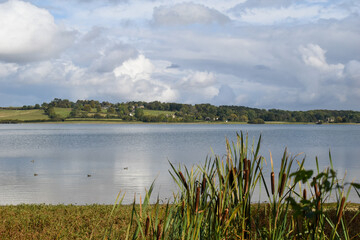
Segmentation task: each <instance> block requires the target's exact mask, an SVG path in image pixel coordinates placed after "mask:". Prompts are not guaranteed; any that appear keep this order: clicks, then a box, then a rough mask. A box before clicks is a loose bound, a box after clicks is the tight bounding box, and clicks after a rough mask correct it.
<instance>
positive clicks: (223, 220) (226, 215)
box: [221, 208, 229, 224]
mask: <svg viewBox="0 0 360 240" xmlns="http://www.w3.org/2000/svg"><path fill="white" fill-rule="evenodd" d="M228 215H229V209H228V208H226V209H225V210H224V212H223V215H222V218H221V224H223V223H224V222H225V220H226V218H227V217H228Z"/></svg>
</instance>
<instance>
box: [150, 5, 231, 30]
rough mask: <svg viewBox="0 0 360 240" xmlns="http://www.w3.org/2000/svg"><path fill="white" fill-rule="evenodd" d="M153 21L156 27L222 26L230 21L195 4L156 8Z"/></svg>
mask: <svg viewBox="0 0 360 240" xmlns="http://www.w3.org/2000/svg"><path fill="white" fill-rule="evenodd" d="M153 20H154V22H155V24H158V25H190V24H212V23H218V24H224V23H227V22H229V21H230V19H229V18H228V17H227V16H225V15H224V14H222V13H220V12H219V11H217V10H215V9H211V8H208V7H206V6H204V5H201V4H195V3H179V4H175V5H172V6H160V7H156V8H154V13H153Z"/></svg>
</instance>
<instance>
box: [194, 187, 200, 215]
mask: <svg viewBox="0 0 360 240" xmlns="http://www.w3.org/2000/svg"><path fill="white" fill-rule="evenodd" d="M199 202H200V187H197V188H196V199H195V213H197V212H198V210H199Z"/></svg>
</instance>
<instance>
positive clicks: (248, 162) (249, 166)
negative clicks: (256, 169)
mask: <svg viewBox="0 0 360 240" xmlns="http://www.w3.org/2000/svg"><path fill="white" fill-rule="evenodd" d="M247 164H248V167H247V169H249V171H250V169H251V161H250V160H248V161H247Z"/></svg>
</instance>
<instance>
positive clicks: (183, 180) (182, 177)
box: [179, 171, 189, 190]
mask: <svg viewBox="0 0 360 240" xmlns="http://www.w3.org/2000/svg"><path fill="white" fill-rule="evenodd" d="M179 175H180V178H181V181H182V182H183V184H184V186H185V188H186V189H187V190H189V186H188V185H187V183H186V179H185V177H184V175H183V174H182V172H181V171H179Z"/></svg>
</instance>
